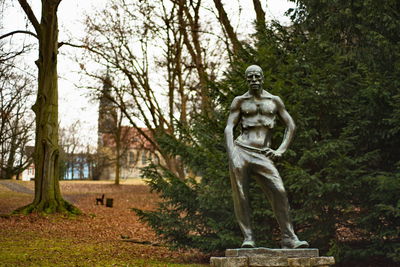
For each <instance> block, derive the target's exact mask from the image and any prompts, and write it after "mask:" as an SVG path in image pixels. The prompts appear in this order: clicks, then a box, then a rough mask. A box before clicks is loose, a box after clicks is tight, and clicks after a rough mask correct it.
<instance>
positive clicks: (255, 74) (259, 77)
mask: <svg viewBox="0 0 400 267" xmlns="http://www.w3.org/2000/svg"><path fill="white" fill-rule="evenodd" d="M245 75H246V79H247V83H248V84H249V87H250V89H252V90H260V89H262V84H263V82H264V75H263V72H262V69H261V67H260V66H258V65H251V66H249V67H248V68H247V69H246V71H245Z"/></svg>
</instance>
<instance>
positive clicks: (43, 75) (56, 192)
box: [17, 0, 80, 213]
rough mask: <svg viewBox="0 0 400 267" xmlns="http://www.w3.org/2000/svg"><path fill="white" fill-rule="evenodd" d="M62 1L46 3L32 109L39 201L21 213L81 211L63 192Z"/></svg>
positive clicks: (43, 5) (41, 23)
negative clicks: (59, 60)
mask: <svg viewBox="0 0 400 267" xmlns="http://www.w3.org/2000/svg"><path fill="white" fill-rule="evenodd" d="M59 3H60V0H46V1H42V18H41V22H40V25H39V32H38V37H39V59H38V60H37V61H36V65H37V67H38V70H39V74H38V82H39V85H38V94H37V98H36V103H35V104H34V106H33V107H32V109H33V111H34V112H35V114H36V138H35V154H34V162H35V198H34V200H33V203H31V204H30V205H28V206H26V207H23V208H20V209H18V210H17V212H23V213H30V212H33V211H38V212H45V213H54V212H71V213H79V212H80V211H79V210H78V209H77V208H75V207H74V206H73V205H71V204H70V203H68V202H66V201H65V200H64V199H63V198H62V196H61V192H60V185H59V182H58V179H59V164H58V162H59V153H60V151H59V145H58V86H57V78H58V77H57V53H58V22H57V8H58V4H59Z"/></svg>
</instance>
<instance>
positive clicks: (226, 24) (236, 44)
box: [214, 0, 242, 54]
mask: <svg viewBox="0 0 400 267" xmlns="http://www.w3.org/2000/svg"><path fill="white" fill-rule="evenodd" d="M214 5H215V8H216V9H217V11H218V19H219V21H220V22H221V24H222V26H223V28H224V29H225V32H226V34H227V35H228V38H229V40H230V42H231V43H232V48H233V54H237V53H238V52H239V51H240V50H242V44H241V43H240V41H239V39H238V38H237V34H236V32H235V31H234V30H233V27H232V25H231V22H230V20H229V17H228V14H226V11H225V8H224V5H223V4H222V2H221V0H214Z"/></svg>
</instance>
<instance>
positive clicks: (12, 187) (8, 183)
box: [0, 180, 34, 195]
mask: <svg viewBox="0 0 400 267" xmlns="http://www.w3.org/2000/svg"><path fill="white" fill-rule="evenodd" d="M0 185H2V186H5V187H7V188H8V189H10V190H11V191H14V192H17V193H24V194H30V195H32V194H33V193H34V192H33V190H31V189H29V188H26V187H25V186H23V185H20V184H18V183H15V182H13V181H8V180H0Z"/></svg>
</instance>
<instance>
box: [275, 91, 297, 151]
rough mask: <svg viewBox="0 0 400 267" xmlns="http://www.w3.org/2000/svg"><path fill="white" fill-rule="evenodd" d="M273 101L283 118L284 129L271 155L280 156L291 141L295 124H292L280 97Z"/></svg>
mask: <svg viewBox="0 0 400 267" xmlns="http://www.w3.org/2000/svg"><path fill="white" fill-rule="evenodd" d="M275 103H276V105H277V112H278V114H279V116H280V117H281V119H282V120H283V122H284V123H285V126H286V129H285V135H284V136H283V140H282V143H281V145H280V146H279V147H278V149H277V150H275V151H272V153H271V154H272V155H271V156H272V157H281V156H282V154H283V153H285V152H286V150H287V149H288V147H289V145H290V143H291V142H292V139H293V136H294V131H295V129H296V125H295V124H294V121H293V119H292V116H290V114H289V112H288V111H287V110H286V108H285V105H284V104H283V102H282V100H281V99H280V97H276V98H275Z"/></svg>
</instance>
